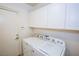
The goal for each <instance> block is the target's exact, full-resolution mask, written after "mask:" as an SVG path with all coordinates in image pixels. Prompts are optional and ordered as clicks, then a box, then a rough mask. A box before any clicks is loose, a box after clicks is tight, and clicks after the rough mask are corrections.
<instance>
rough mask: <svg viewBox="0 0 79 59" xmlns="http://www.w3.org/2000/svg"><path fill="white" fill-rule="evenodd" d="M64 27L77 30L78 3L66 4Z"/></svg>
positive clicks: (78, 21) (78, 23) (78, 17)
mask: <svg viewBox="0 0 79 59" xmlns="http://www.w3.org/2000/svg"><path fill="white" fill-rule="evenodd" d="M66 28H67V29H75V30H79V4H78V3H76V4H75V3H72V4H67V19H66Z"/></svg>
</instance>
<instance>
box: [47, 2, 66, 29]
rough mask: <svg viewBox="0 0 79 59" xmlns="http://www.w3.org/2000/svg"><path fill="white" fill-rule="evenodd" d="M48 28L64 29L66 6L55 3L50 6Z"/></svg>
mask: <svg viewBox="0 0 79 59" xmlns="http://www.w3.org/2000/svg"><path fill="white" fill-rule="evenodd" d="M47 12H48V14H47V17H48V21H47V22H48V27H50V28H64V22H65V4H61V3H57V4H56V3H55V4H49V5H48V10H47Z"/></svg>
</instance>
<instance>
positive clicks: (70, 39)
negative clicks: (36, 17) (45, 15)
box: [33, 28, 79, 56]
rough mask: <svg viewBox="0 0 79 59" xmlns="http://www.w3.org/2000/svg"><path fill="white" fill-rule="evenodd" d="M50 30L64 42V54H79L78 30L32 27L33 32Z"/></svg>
mask: <svg viewBox="0 0 79 59" xmlns="http://www.w3.org/2000/svg"><path fill="white" fill-rule="evenodd" d="M43 32H50V33H52V34H53V36H54V37H57V38H60V39H62V40H64V41H65V42H66V48H67V49H66V55H68V56H79V31H68V30H53V29H40V28H38V29H37V28H34V29H33V33H43Z"/></svg>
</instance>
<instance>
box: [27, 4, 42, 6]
mask: <svg viewBox="0 0 79 59" xmlns="http://www.w3.org/2000/svg"><path fill="white" fill-rule="evenodd" d="M27 4H28V5H30V6H37V5H38V4H41V3H27Z"/></svg>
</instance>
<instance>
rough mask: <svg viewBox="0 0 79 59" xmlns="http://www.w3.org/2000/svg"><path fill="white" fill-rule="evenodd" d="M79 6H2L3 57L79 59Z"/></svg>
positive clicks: (0, 38) (0, 49) (0, 50)
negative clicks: (73, 58)
mask: <svg viewBox="0 0 79 59" xmlns="http://www.w3.org/2000/svg"><path fill="white" fill-rule="evenodd" d="M78 19H79V3H0V56H79V20H78Z"/></svg>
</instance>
